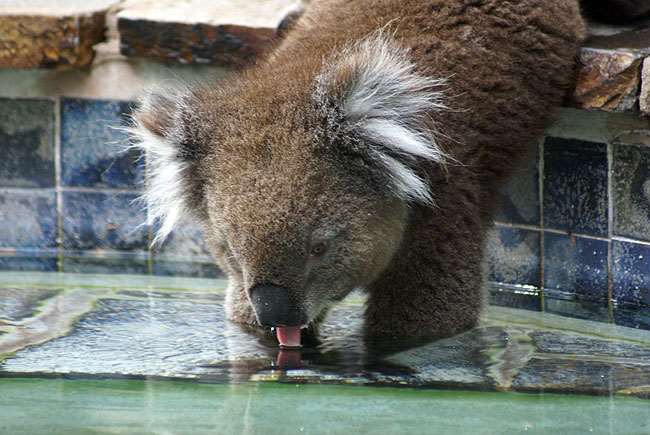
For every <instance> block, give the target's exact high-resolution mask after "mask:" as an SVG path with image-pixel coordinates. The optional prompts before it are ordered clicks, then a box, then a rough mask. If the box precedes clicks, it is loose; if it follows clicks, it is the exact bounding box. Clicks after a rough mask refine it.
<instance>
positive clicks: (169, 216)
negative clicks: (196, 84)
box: [129, 89, 190, 245]
mask: <svg viewBox="0 0 650 435" xmlns="http://www.w3.org/2000/svg"><path fill="white" fill-rule="evenodd" d="M186 99H187V95H185V94H182V93H180V92H178V91H170V90H168V89H167V90H165V91H164V93H163V92H161V91H160V90H158V91H157V92H156V93H150V94H148V95H147V96H145V97H144V98H142V99H141V100H140V106H139V108H138V110H137V111H136V113H135V114H134V116H133V126H132V127H131V128H130V129H129V133H130V135H131V141H132V147H135V148H138V149H140V150H142V151H143V152H144V153H145V159H146V161H145V166H146V180H145V190H144V193H143V195H142V197H141V200H142V201H143V202H144V203H146V205H147V213H148V214H147V223H148V224H149V225H151V226H152V227H153V228H157V231H156V234H155V237H154V239H153V242H152V244H153V245H156V244H159V243H162V242H163V241H164V240H165V239H166V238H167V237H168V236H169V234H170V233H171V232H172V230H173V229H174V227H175V226H176V225H177V224H178V223H179V222H180V221H181V220H182V219H184V218H185V217H186V216H187V215H190V207H189V206H188V205H187V198H189V195H190V187H189V185H188V183H187V181H185V180H187V177H188V176H189V175H188V174H187V173H186V172H187V171H188V170H189V169H188V163H187V162H185V161H184V160H183V159H182V157H181V152H182V149H181V148H182V146H183V145H182V144H183V141H184V137H183V135H184V133H183V122H184V120H183V113H184V110H185V108H186ZM145 119H146V120H148V121H145ZM151 122H156V123H157V124H156V125H157V127H160V129H155V131H154V129H152V126H151V124H150V123H151Z"/></svg>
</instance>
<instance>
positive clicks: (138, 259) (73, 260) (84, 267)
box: [63, 252, 149, 275]
mask: <svg viewBox="0 0 650 435" xmlns="http://www.w3.org/2000/svg"><path fill="white" fill-rule="evenodd" d="M148 271H149V264H148V258H147V255H146V253H141V254H129V253H123V254H120V253H116V252H109V253H104V255H98V254H95V255H79V253H69V252H66V253H64V257H63V272H66V273H103V274H114V273H118V274H124V275H146V274H148Z"/></svg>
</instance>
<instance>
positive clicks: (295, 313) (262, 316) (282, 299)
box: [251, 285, 304, 326]
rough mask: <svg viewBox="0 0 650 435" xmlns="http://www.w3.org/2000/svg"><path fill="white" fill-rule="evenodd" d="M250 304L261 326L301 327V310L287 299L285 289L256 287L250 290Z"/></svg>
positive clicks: (287, 292) (267, 286)
mask: <svg viewBox="0 0 650 435" xmlns="http://www.w3.org/2000/svg"><path fill="white" fill-rule="evenodd" d="M251 302H252V303H253V309H254V310H255V314H256V315H257V320H258V321H259V322H260V324H261V325H262V326H302V324H303V323H304V319H303V313H302V310H301V309H300V308H299V307H298V306H297V304H296V303H295V302H294V301H292V300H291V299H290V298H289V291H288V290H287V289H286V288H282V287H276V286H274V285H256V286H255V287H253V288H252V289H251Z"/></svg>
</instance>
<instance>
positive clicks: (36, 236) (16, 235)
mask: <svg viewBox="0 0 650 435" xmlns="http://www.w3.org/2000/svg"><path fill="white" fill-rule="evenodd" d="M55 198H56V194H55V192H54V190H30V189H26V190H0V247H3V248H54V247H56V233H57V231H56V199H55Z"/></svg>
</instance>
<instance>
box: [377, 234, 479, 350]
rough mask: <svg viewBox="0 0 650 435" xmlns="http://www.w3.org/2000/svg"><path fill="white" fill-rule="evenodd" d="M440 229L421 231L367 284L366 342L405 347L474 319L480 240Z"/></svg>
mask: <svg viewBox="0 0 650 435" xmlns="http://www.w3.org/2000/svg"><path fill="white" fill-rule="evenodd" d="M441 230H442V229H441V228H433V229H432V231H424V232H423V231H420V232H419V233H418V237H415V238H413V239H412V241H410V243H405V248H403V249H402V252H399V253H398V254H397V255H396V256H395V260H393V263H392V264H391V265H390V266H389V267H388V269H387V270H386V271H385V272H384V273H383V275H382V276H381V277H380V278H379V279H378V280H377V281H375V282H374V283H373V284H372V285H371V286H370V287H369V288H368V293H369V297H368V302H367V307H366V313H365V314H366V315H365V317H366V319H365V336H366V339H367V341H368V343H369V345H370V346H371V347H373V346H374V347H379V348H382V347H384V346H387V347H388V348H395V349H397V348H400V347H409V346H411V345H415V344H419V343H422V342H423V341H429V340H432V339H437V338H443V337H448V336H451V335H455V334H458V333H461V332H463V331H466V330H468V329H471V328H472V327H474V326H476V324H477V323H478V320H479V316H480V313H481V308H482V302H483V289H482V285H483V277H482V267H481V261H482V251H483V249H482V245H483V241H482V240H480V237H478V238H477V237H475V236H474V237H468V234H467V233H465V232H464V231H462V230H460V229H458V228H456V229H454V230H452V231H451V232H445V231H441ZM474 234H476V233H474ZM427 236H429V237H427Z"/></svg>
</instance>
